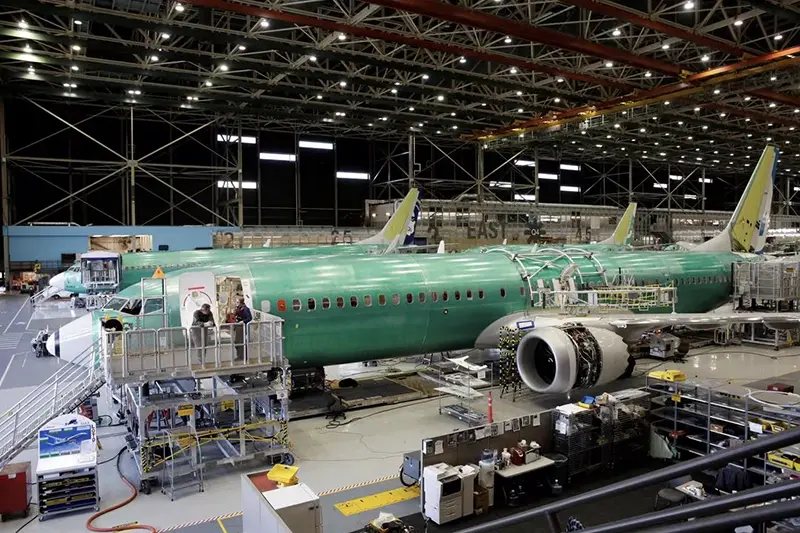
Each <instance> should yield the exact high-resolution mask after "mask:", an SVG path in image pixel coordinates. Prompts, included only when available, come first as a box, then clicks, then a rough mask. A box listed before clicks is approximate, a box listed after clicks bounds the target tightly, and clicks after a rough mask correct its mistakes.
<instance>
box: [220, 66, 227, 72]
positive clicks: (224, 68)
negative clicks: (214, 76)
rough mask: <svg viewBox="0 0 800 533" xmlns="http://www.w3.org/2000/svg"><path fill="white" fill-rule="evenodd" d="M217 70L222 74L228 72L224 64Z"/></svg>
mask: <svg viewBox="0 0 800 533" xmlns="http://www.w3.org/2000/svg"><path fill="white" fill-rule="evenodd" d="M219 69H220V70H221V71H222V72H228V65H224V64H223V65H220V66H219Z"/></svg>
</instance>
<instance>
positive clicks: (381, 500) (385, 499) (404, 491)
mask: <svg viewBox="0 0 800 533" xmlns="http://www.w3.org/2000/svg"><path fill="white" fill-rule="evenodd" d="M419 495H420V487H419V485H414V486H413V487H400V488H397V489H392V490H387V491H384V492H379V493H377V494H371V495H369V496H364V497H362V498H355V499H353V500H349V501H346V502H341V503H337V504H335V505H334V507H335V508H336V509H337V510H338V511H339V512H340V513H342V514H343V515H344V516H353V515H357V514H360V513H366V512H368V511H374V510H375V509H381V508H383V507H386V506H389V505H393V504H395V503H400V502H405V501H408V500H413V499H414V498H419Z"/></svg>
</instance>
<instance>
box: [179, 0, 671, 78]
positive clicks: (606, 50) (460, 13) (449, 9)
mask: <svg viewBox="0 0 800 533" xmlns="http://www.w3.org/2000/svg"><path fill="white" fill-rule="evenodd" d="M204 1H209V0H204ZM210 1H214V0H210ZM366 1H367V2H369V3H371V4H378V5H381V6H384V7H389V8H392V9H396V10H398V11H408V12H409V13H416V14H418V15H424V16H427V17H432V18H436V19H439V20H447V21H449V22H454V23H456V24H461V25H464V26H468V27H472V28H479V29H482V30H487V31H493V32H496V33H498V34H500V35H510V36H512V37H517V38H519V39H523V40H526V41H529V42H532V43H540V44H544V45H547V46H553V47H555V48H560V49H564V50H570V51H572V52H577V53H579V54H585V55H588V56H592V57H597V58H600V59H610V60H613V61H617V62H619V63H623V64H626V65H631V66H635V67H639V68H641V69H645V70H652V71H655V72H661V73H662V74H667V75H669V76H680V74H681V72H682V69H681V67H680V66H679V65H674V64H671V63H665V62H663V61H659V60H657V59H653V58H650V57H645V56H640V55H638V54H634V53H632V52H627V51H625V50H621V49H619V48H614V47H611V46H606V45H603V44H599V43H595V42H592V41H588V40H586V39H582V38H581V37H578V36H577V35H570V34H567V33H561V32H558V31H555V30H551V29H549V28H543V27H541V26H533V25H530V24H525V23H524V22H519V21H516V20H512V19H507V18H503V17H498V16H495V15H491V14H489V13H484V12H482V11H476V10H473V9H467V8H463V7H458V6H454V5H452V4H450V3H444V2H440V1H438V0H366ZM193 3H194V0H193Z"/></svg>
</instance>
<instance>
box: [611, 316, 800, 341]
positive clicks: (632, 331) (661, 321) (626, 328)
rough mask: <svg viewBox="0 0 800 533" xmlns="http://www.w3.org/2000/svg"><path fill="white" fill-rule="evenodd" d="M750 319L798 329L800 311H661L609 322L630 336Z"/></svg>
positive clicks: (626, 335)
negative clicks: (646, 332)
mask: <svg viewBox="0 0 800 533" xmlns="http://www.w3.org/2000/svg"><path fill="white" fill-rule="evenodd" d="M748 323H749V324H753V323H756V324H763V325H764V326H766V327H768V328H770V329H779V330H784V329H794V328H798V327H800V313H733V312H728V313H657V314H648V315H644V314H642V315H630V316H627V315H626V316H620V317H613V318H610V319H609V320H608V325H609V326H611V328H612V329H615V330H617V333H619V334H620V336H622V337H623V338H625V339H626V340H627V339H629V338H631V337H632V336H637V335H640V334H641V333H644V332H645V331H652V330H654V329H659V328H665V327H669V326H684V327H687V328H689V329H695V330H708V329H717V328H722V327H726V326H733V325H735V324H748Z"/></svg>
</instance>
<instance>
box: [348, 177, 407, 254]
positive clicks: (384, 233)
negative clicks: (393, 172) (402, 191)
mask: <svg viewBox="0 0 800 533" xmlns="http://www.w3.org/2000/svg"><path fill="white" fill-rule="evenodd" d="M418 197H419V190H417V189H411V191H409V193H408V195H406V197H405V198H403V201H402V202H400V205H399V206H398V207H397V209H396V210H395V212H394V214H393V215H392V217H391V218H390V219H389V221H388V222H387V223H386V225H385V226H384V227H383V229H382V230H381V231H380V232H379V233H378V234H377V235H373V236H372V237H369V238H367V239H363V240H360V241H358V244H380V245H384V246H390V245H394V246H397V245H398V244H403V240H405V238H406V237H407V236H408V235H409V234H410V235H411V236H412V237H413V234H414V227H413V223H414V222H416V220H412V219H414V217H415V216H416V215H418V214H419V210H418V209H419V208H418V207H417V198H418ZM409 228H410V232H409ZM398 236H402V237H401V238H400V239H398Z"/></svg>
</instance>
